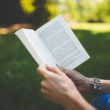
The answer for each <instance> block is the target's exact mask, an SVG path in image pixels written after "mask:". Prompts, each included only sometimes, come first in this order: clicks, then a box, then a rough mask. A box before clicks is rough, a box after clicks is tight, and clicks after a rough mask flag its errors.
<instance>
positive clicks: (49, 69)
mask: <svg viewBox="0 0 110 110" xmlns="http://www.w3.org/2000/svg"><path fill="white" fill-rule="evenodd" d="M46 68H47V70H48V71H51V72H54V73H56V74H62V71H61V70H60V69H59V68H58V67H52V66H49V65H46Z"/></svg>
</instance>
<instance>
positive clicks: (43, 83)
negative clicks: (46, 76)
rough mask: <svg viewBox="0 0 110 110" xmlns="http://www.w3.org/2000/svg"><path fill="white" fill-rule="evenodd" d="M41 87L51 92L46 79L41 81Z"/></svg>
mask: <svg viewBox="0 0 110 110" xmlns="http://www.w3.org/2000/svg"><path fill="white" fill-rule="evenodd" d="M41 88H42V89H45V90H48V91H49V92H52V91H51V90H50V88H51V87H50V84H49V83H48V82H47V81H46V80H43V81H42V82H41Z"/></svg>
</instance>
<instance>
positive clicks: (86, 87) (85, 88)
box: [59, 67, 93, 92]
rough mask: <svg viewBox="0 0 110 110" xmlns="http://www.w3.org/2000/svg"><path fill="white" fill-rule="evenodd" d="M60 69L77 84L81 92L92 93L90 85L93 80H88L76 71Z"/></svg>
mask: <svg viewBox="0 0 110 110" xmlns="http://www.w3.org/2000/svg"><path fill="white" fill-rule="evenodd" d="M59 68H60V70H61V71H62V72H64V73H66V75H67V76H68V77H69V78H70V79H71V80H72V81H73V82H74V83H75V85H76V87H77V89H78V90H79V91H80V92H91V90H90V83H92V82H93V79H92V78H88V77H86V76H84V75H82V74H81V73H79V72H78V71H76V70H69V69H66V68H63V67H59Z"/></svg>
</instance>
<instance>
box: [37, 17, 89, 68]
mask: <svg viewBox="0 0 110 110" xmlns="http://www.w3.org/2000/svg"><path fill="white" fill-rule="evenodd" d="M36 32H37V34H38V35H39V36H40V38H41V40H42V41H43V42H44V44H45V45H46V47H47V48H48V50H49V51H50V52H51V54H52V56H54V58H55V59H56V61H57V64H58V65H60V66H63V67H66V68H69V69H74V68H76V67H77V66H79V65H80V64H81V63H83V62H85V61H86V60H87V59H89V55H88V54H87V52H86V51H85V49H84V48H83V46H82V45H81V43H80V42H79V40H78V39H77V38H76V36H75V35H74V33H73V32H72V31H71V30H70V29H69V28H68V26H67V24H66V23H65V21H64V19H63V18H62V17H61V16H58V17H56V18H55V19H53V20H52V21H50V22H49V23H47V24H46V25H44V26H42V27H41V28H39V29H38V30H37V31H36Z"/></svg>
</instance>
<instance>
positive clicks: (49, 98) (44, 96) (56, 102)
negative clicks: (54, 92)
mask: <svg viewBox="0 0 110 110" xmlns="http://www.w3.org/2000/svg"><path fill="white" fill-rule="evenodd" d="M43 98H44V99H46V100H49V101H51V102H52V103H55V104H58V101H56V100H55V99H53V98H51V97H49V96H48V95H43Z"/></svg>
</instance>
